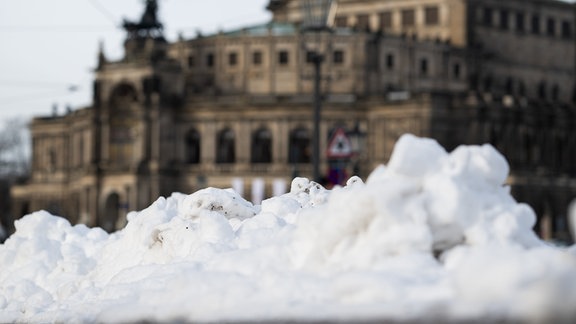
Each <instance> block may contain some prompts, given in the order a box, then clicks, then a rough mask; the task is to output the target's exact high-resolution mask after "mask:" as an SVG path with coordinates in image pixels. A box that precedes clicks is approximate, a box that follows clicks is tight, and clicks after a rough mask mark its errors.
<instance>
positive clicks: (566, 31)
mask: <svg viewBox="0 0 576 324" xmlns="http://www.w3.org/2000/svg"><path fill="white" fill-rule="evenodd" d="M562 38H565V39H570V38H572V24H571V23H570V22H569V21H563V22H562Z"/></svg>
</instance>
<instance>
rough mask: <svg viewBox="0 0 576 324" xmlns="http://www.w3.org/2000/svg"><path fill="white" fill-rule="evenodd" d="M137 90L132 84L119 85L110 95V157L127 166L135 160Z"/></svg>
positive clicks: (115, 161) (118, 163)
mask: <svg viewBox="0 0 576 324" xmlns="http://www.w3.org/2000/svg"><path fill="white" fill-rule="evenodd" d="M138 107H139V106H138V98H137V95H136V90H135V89H134V87H133V86H132V85H130V84H126V83H122V84H120V85H118V86H117V87H116V88H115V89H114V90H113V91H112V95H111V96H110V108H109V109H110V125H109V126H110V129H109V134H108V136H109V141H110V142H109V159H110V162H112V163H114V164H115V165H122V166H127V165H129V164H130V162H131V161H133V159H134V158H135V157H134V145H135V136H134V134H135V133H136V125H135V124H136V122H135V117H134V114H135V112H136V111H137V110H138Z"/></svg>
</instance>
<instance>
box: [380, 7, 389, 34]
mask: <svg viewBox="0 0 576 324" xmlns="http://www.w3.org/2000/svg"><path fill="white" fill-rule="evenodd" d="M380 29H381V30H383V31H384V30H389V29H392V12H390V11H386V12H382V13H380Z"/></svg>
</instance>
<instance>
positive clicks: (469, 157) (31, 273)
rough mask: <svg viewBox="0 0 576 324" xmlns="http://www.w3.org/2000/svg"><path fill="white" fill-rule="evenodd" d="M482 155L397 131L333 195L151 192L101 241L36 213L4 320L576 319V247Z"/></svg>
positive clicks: (294, 188) (24, 231) (492, 157)
mask: <svg viewBox="0 0 576 324" xmlns="http://www.w3.org/2000/svg"><path fill="white" fill-rule="evenodd" d="M507 174H508V164H507V163H506V161H505V159H504V158H503V157H502V156H501V155H500V154H499V153H498V152H497V151H496V150H495V149H494V148H493V147H491V146H490V145H484V146H468V147H465V146H463V147H459V148H458V149H456V150H455V151H453V152H452V153H450V154H448V153H447V152H445V151H444V149H442V148H441V147H440V146H439V145H438V144H437V143H436V142H435V141H433V140H430V139H420V138H417V137H414V136H412V135H404V136H403V137H402V138H401V139H400V140H399V142H398V143H397V145H396V147H395V150H394V153H393V155H392V157H391V159H390V161H389V163H388V166H380V167H378V168H377V169H376V170H374V172H373V173H372V174H371V175H370V177H369V178H368V179H367V181H366V183H363V182H362V180H360V179H359V178H357V177H353V178H351V179H350V180H349V181H348V184H347V186H346V187H343V188H339V187H338V188H335V189H334V190H331V191H328V190H326V189H324V188H323V187H321V186H320V185H318V184H316V183H314V182H310V181H308V180H307V179H303V178H296V179H294V181H293V182H292V185H291V189H290V192H289V193H287V194H284V195H282V196H278V197H274V198H271V199H267V200H264V201H263V202H262V204H261V205H257V206H254V205H252V204H251V203H250V202H248V201H246V200H244V199H243V198H242V197H241V196H240V195H238V194H237V193H236V192H235V191H233V190H221V189H214V188H209V189H204V190H200V191H198V192H196V193H194V194H191V195H184V194H173V195H172V196H171V197H168V198H159V199H158V200H157V201H156V202H154V203H153V204H152V205H151V206H150V207H148V208H147V209H145V210H143V211H140V212H132V213H131V214H129V217H128V219H129V222H128V224H127V225H126V227H125V228H124V229H122V230H120V231H118V232H116V233H113V234H111V235H108V234H107V233H105V232H104V231H103V230H101V229H99V228H93V229H89V228H87V227H86V226H83V225H76V226H70V224H69V223H68V222H67V221H66V220H64V219H63V218H60V217H55V216H52V215H49V214H48V213H46V212H42V211H41V212H36V213H34V214H31V215H28V216H26V217H24V218H22V219H20V220H18V221H17V222H16V224H15V225H16V229H17V230H16V233H15V234H13V235H12V236H11V237H10V238H9V239H8V240H7V241H6V242H5V244H3V245H0V266H1V270H0V322H133V321H177V320H180V321H254V320H258V321H324V320H326V321H359V320H394V321H425V322H434V321H435V320H437V321H454V322H457V321H467V320H479V321H483V322H485V321H500V320H502V321H521V322H534V323H539V322H546V321H556V322H561V321H564V322H567V323H568V322H570V321H571V320H574V319H575V318H576V308H575V307H574V305H576V249H574V248H572V249H568V250H566V249H561V248H557V247H553V246H550V245H548V244H546V243H544V242H542V241H540V240H539V239H538V238H537V237H536V235H535V234H534V233H533V231H532V229H531V228H532V226H533V225H534V223H535V220H536V216H535V215H534V212H533V211H532V209H530V208H529V207H528V206H527V205H524V204H519V203H517V202H516V201H515V200H514V199H513V198H512V197H511V196H510V193H509V188H508V187H507V186H505V185H504V182H505V180H506V176H507Z"/></svg>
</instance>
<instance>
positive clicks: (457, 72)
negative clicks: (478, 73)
mask: <svg viewBox="0 0 576 324" xmlns="http://www.w3.org/2000/svg"><path fill="white" fill-rule="evenodd" d="M461 74H462V72H461V71H460V64H459V63H454V65H453V66H452V76H453V77H454V79H460V76H461Z"/></svg>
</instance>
